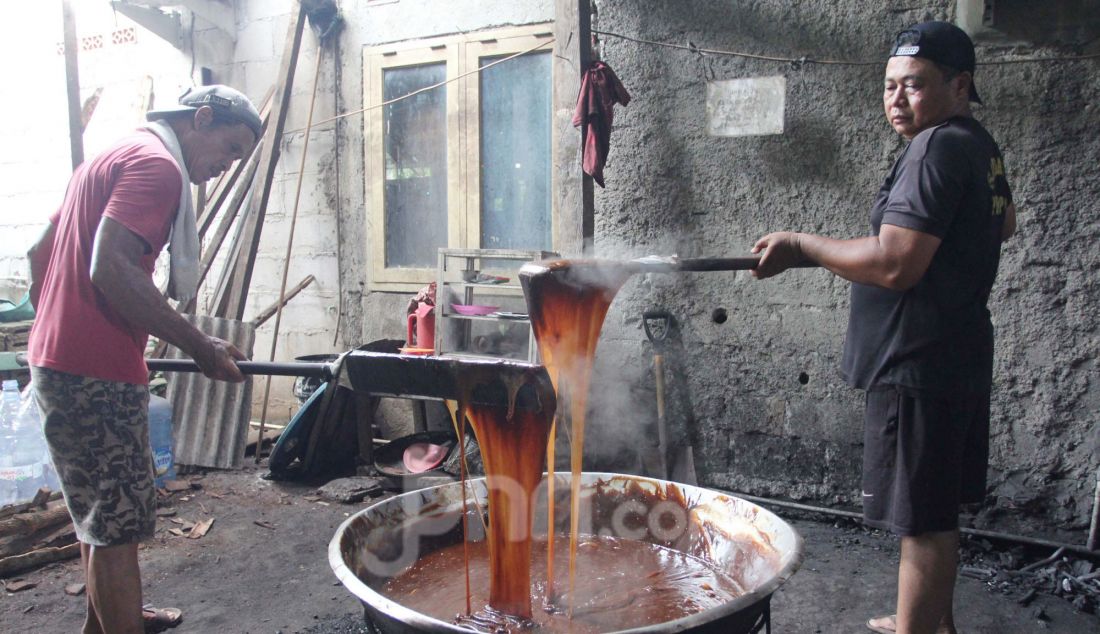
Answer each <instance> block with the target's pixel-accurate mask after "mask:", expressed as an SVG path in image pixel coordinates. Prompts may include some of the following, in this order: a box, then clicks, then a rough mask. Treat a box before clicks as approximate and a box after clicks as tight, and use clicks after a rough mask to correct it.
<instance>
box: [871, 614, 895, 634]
mask: <svg viewBox="0 0 1100 634" xmlns="http://www.w3.org/2000/svg"><path fill="white" fill-rule="evenodd" d="M875 621H887V624H884V625H875V624H874V623H875ZM867 629H869V630H871V631H872V632H878V634H895V633H896V632H897V631H898V622H897V615H895V614H891V615H890V616H876V617H875V618H873V619H870V620H868V621H867Z"/></svg>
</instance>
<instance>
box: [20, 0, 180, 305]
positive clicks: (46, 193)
mask: <svg viewBox="0 0 1100 634" xmlns="http://www.w3.org/2000/svg"><path fill="white" fill-rule="evenodd" d="M72 5H73V11H74V14H75V19H76V35H77V41H78V42H80V41H81V40H82V39H83V38H91V37H97V36H98V37H100V38H102V40H101V41H102V46H101V47H100V48H94V49H91V50H80V51H79V53H78V55H79V69H80V70H79V74H80V93H81V101H82V102H83V100H84V99H87V98H88V97H90V96H91V95H92V94H93V93H94V92H95V91H96V89H97V88H102V89H103V92H102V94H101V98H100V101H99V106H98V107H97V109H96V112H95V115H94V116H93V117H92V120H91V121H90V122H89V125H88V128H87V130H86V132H85V156H91V155H93V154H94V153H95V152H96V151H97V150H99V149H101V148H102V147H103V146H104V144H106V143H109V142H110V140H111V139H113V138H115V137H117V136H119V135H121V134H123V133H124V132H126V131H127V130H129V129H132V128H134V127H135V126H137V125H139V124H140V123H141V121H142V119H141V116H140V112H139V111H138V109H137V107H138V105H139V104H140V96H141V94H142V92H143V90H144V87H145V86H147V85H148V84H150V83H151V85H152V88H153V90H154V91H155V94H156V96H157V100H158V101H159V102H160V103H164V102H165V101H168V102H174V101H175V100H176V97H177V96H178V95H179V94H180V93H181V92H182V91H183V89H184V87H185V86H187V85H189V80H188V72H189V69H190V60H189V58H187V57H186V56H184V54H183V53H181V52H180V51H179V50H177V49H175V48H173V47H172V46H170V45H168V44H167V43H165V42H164V41H162V40H160V39H159V38H157V37H155V36H153V35H152V34H150V33H149V32H148V31H146V30H144V29H142V28H141V27H138V26H137V25H135V24H134V23H133V22H132V21H130V20H129V19H127V18H126V17H125V16H122V15H117V14H115V13H114V12H113V11H112V10H111V6H110V3H109V2H108V1H107V0H82V1H79V2H73V3H72ZM128 28H134V29H135V31H134V33H135V41H134V42H126V43H118V44H116V43H114V42H113V41H112V34H113V33H114V32H115V31H119V30H124V29H128ZM63 41H64V35H63V32H62V21H61V2H60V0H40V1H36V2H6V3H4V20H2V21H0V59H3V60H4V85H3V89H2V90H0V92H2V95H3V98H0V138H2V139H3V140H4V141H3V143H0V236H2V237H0V298H10V299H17V298H18V297H19V296H21V295H22V294H23V292H24V291H25V290H26V285H27V281H26V279H27V266H26V259H25V253H26V250H27V247H28V246H30V244H31V242H32V241H33V240H34V239H35V238H36V237H37V235H38V233H39V231H41V229H42V228H43V227H44V226H45V223H46V221H47V220H46V219H47V217H48V216H49V214H50V213H52V212H53V211H54V210H56V209H57V206H58V205H59V204H60V203H61V198H62V196H63V195H64V192H65V186H66V184H67V182H68V177H69V174H70V173H71V167H72V166H71V163H70V154H69V128H68V121H69V118H68V107H67V101H66V99H67V97H66V88H65V57H64V55H63V54H62V47H61V45H62V42H63Z"/></svg>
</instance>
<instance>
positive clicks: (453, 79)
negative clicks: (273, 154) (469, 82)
mask: <svg viewBox="0 0 1100 634" xmlns="http://www.w3.org/2000/svg"><path fill="white" fill-rule="evenodd" d="M553 43H554V38H550V39H549V40H546V41H545V42H542V43H541V44H538V45H536V46H532V47H531V48H529V49H526V50H522V51H520V52H518V53H514V54H512V55H509V56H508V57H502V58H500V59H498V60H496V61H495V62H490V63H488V64H486V65H484V66H482V67H480V68H475V69H474V70H471V71H466V72H465V73H462V74H461V75H456V76H455V77H451V78H450V79H445V80H443V81H441V82H439V83H437V84H432V85H431V86H424V87H423V88H417V89H416V90H414V91H412V92H410V93H408V94H405V95H401V96H400V97H394V98H393V99H390V100H389V101H383V102H382V103H376V104H374V105H370V106H367V107H365V108H360V109H358V110H352V111H350V112H345V113H343V114H338V115H335V116H332V117H329V118H328V119H322V120H320V121H318V122H317V123H316V124H314V129H317V128H316V126H319V125H324V124H326V123H331V122H333V121H336V120H338V119H343V118H344V117H350V116H352V115H356V114H362V113H364V112H367V111H368V110H377V109H378V108H382V107H384V106H388V105H390V104H393V103H397V102H398V101H402V100H404V99H408V98H409V97H414V96H416V95H419V94H420V93H423V92H427V91H429V90H435V89H436V88H439V87H440V86H446V85H447V84H450V83H452V82H456V81H458V80H460V79H462V78H464V77H469V76H470V75H476V74H478V73H480V72H482V71H484V70H487V69H489V68H492V67H493V66H496V65H497V64H503V63H504V62H507V61H509V60H513V59H515V58H517V57H520V56H523V55H527V54H528V53H533V52H535V51H537V50H538V49H540V48H543V47H545V46H549V45H550V44H553ZM305 131H306V129H305V128H298V129H297V130H287V131H286V132H283V136H286V135H288V134H293V133H295V132H305Z"/></svg>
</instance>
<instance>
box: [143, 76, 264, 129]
mask: <svg viewBox="0 0 1100 634" xmlns="http://www.w3.org/2000/svg"><path fill="white" fill-rule="evenodd" d="M202 106H210V107H211V108H213V110H214V112H216V113H218V114H220V115H222V116H223V117H226V118H229V119H233V120H236V121H239V122H241V123H243V124H245V125H246V126H248V128H249V129H250V130H252V133H253V134H255V135H256V138H257V139H259V138H260V129H261V128H262V127H263V123H262V122H261V121H260V113H259V112H257V111H256V106H254V105H252V102H251V101H249V100H248V97H245V96H244V94H243V93H241V92H240V91H238V90H235V89H233V88H230V87H229V86H224V85H222V84H212V85H210V86H199V87H198V88H189V89H188V90H187V92H185V93H183V94H182V95H180V99H179V105H176V106H172V107H169V108H161V109H159V110H150V111H149V112H147V113H145V118H146V119H147V120H148V121H156V120H157V119H163V118H164V117H167V116H171V115H174V114H177V113H180V112H194V111H196V110H198V109H199V108H201V107H202Z"/></svg>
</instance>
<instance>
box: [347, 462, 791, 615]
mask: <svg viewBox="0 0 1100 634" xmlns="http://www.w3.org/2000/svg"><path fill="white" fill-rule="evenodd" d="M557 478H558V481H559V484H560V488H559V490H568V481H569V474H561V473H559V474H558V475H557ZM581 478H582V484H581V496H582V500H583V503H582V516H581V526H582V527H583V529H582V530H583V532H587V533H590V534H611V535H619V532H618V531H617V530H616V525H621V523H619V522H616V521H613V518H612V515H613V514H611V513H608V512H607V510H608V509H613V508H617V507H619V506H621V505H622V504H625V503H629V504H635V502H634V501H636V500H649V502H648V503H647V502H643V504H647V506H648V508H647V509H646V512H658V513H660V512H667V510H668V507H667V506H664V505H667V504H668V503H672V504H674V505H677V506H678V507H679V508H681V509H682V510H683V511H685V517H686V518H687V522H686V528H685V530H683V531H682V532H680V533H679V534H678V535H676V536H675V539H672V540H671V541H667V540H658V538H657V537H655V536H653V535H652V534H651V533H649V532H646V533H645V536H644V537H642V539H644V540H646V541H653V542H654V543H660V544H662V545H665V546H667V547H670V548H673V549H675V550H679V551H682V552H685V553H688V554H690V555H693V556H695V557H698V558H700V559H703V560H705V561H707V562H709V563H711V564H712V565H714V566H716V567H717V568H718V569H720V570H722V571H724V572H726V573H727V574H730V575H731V576H733V577H734V578H736V579H737V580H738V581H740V582H741V583H742V584H743V586H744V587H745V588H746V589H747V590H748V592H747V593H746V594H744V595H741V596H739V597H737V598H736V599H734V600H732V601H729V602H727V603H725V604H722V605H720V606H719V607H716V608H712V609H710V610H706V611H703V612H699V613H697V614H693V615H691V616H687V617H684V618H680V619H677V620H674V621H668V622H665V623H653V624H651V625H648V626H646V627H641V628H635V629H633V630H628V631H631V632H679V631H684V630H691V631H697V632H712V631H713V632H719V631H720V632H724V633H734V632H757V631H760V630H761V629H762V628H763V627H764V625H765V624H766V623H768V622H769V617H770V611H769V605H770V600H771V596H772V593H774V592H775V590H776V589H777V588H778V587H779V586H780V585H782V584H783V583H784V582H785V581H786V580H787V579H789V578H790V577H791V575H793V574H794V573H795V571H796V570H798V568H799V566H800V565H801V564H802V538H801V537H800V536H799V535H798V533H796V532H795V531H794V529H792V528H791V527H790V526H789V525H788V524H787V523H786V522H784V521H783V520H781V519H780V518H779V517H778V516H776V515H775V514H773V513H771V512H770V511H767V510H765V509H763V508H761V507H759V506H757V505H755V504H753V503H751V502H747V501H745V500H742V499H739V498H736V497H733V496H731V495H727V494H724V493H721V492H718V491H712V490H709V489H703V488H699V487H695V486H690V485H686V484H677V483H674V482H666V481H662V480H653V479H649V478H642V477H638V476H631V475H621V474H611V473H592V472H586V473H584V474H582V476H581ZM469 485H470V486H469V490H470V491H471V492H472V494H471V500H472V501H476V505H477V507H478V509H477V510H476V511H475V512H484V510H485V496H486V490H485V481H484V479H477V480H471V481H470V483H469ZM639 491H641V492H644V495H642V496H640V497H639V495H638V492H639ZM545 499H546V498H545V495H543V496H542V500H545ZM654 501H656V502H655V504H654ZM651 505H652V506H651ZM657 505H662V506H661V508H663V509H664V511H662V510H660V509H655V507H656V506H657ZM634 510H638V509H637V506H635V507H634ZM556 512H557V516H556V517H557V518H559V520H560V521H562V522H564V521H565V518H566V517H567V515H568V501H567V499H566V501H565V505H564V506H563V505H562V504H561V502H560V501H559V508H558V509H557V511H556ZM461 513H462V489H461V487H460V485H459V484H458V483H453V484H447V485H443V486H439V487H434V488H430V489H424V490H420V491H413V492H410V493H405V494H403V495H399V496H397V497H394V498H390V499H388V500H385V501H382V502H379V503H377V504H374V505H372V506H370V507H368V508H366V509H364V510H362V511H360V512H358V513H356V514H355V515H353V516H352V517H350V518H348V519H347V520H346V521H345V522H344V523H343V524H342V525H341V526H340V528H339V529H338V530H337V531H336V535H335V536H334V537H333V539H332V541H331V542H330V543H329V565H331V566H332V569H333V571H334V572H335V573H336V576H337V578H339V579H340V581H341V583H343V584H344V586H345V587H346V588H347V589H348V590H350V591H351V592H352V593H353V594H354V595H355V596H356V597H358V598H359V599H360V600H361V601H362V602H363V606H364V610H365V616H366V618H367V620H368V621H369V622H370V623H372V624H373V627H374V628H376V629H377V630H378V631H381V632H387V633H389V632H468V631H470V630H467V629H464V628H461V627H458V626H456V625H453V624H451V623H447V622H444V621H441V620H439V619H436V618H433V617H430V616H427V615H425V614H422V613H419V612H415V611H413V610H411V609H409V608H407V607H405V606H403V605H401V604H400V603H398V602H396V601H394V600H393V599H390V598H388V597H386V596H385V595H384V594H382V592H381V591H380V589H381V587H382V586H383V585H384V584H385V583H386V581H387V580H388V579H390V578H391V577H392V576H394V575H396V574H398V573H399V572H401V571H402V570H403V569H404V568H405V567H407V566H408V565H410V564H411V563H412V562H413V561H415V560H416V558H417V557H419V556H420V555H423V554H426V553H428V552H431V551H432V550H435V549H438V548H443V547H445V546H448V545H451V544H454V543H457V542H458V540H460V539H461V538H462V536H461V528H460V522H459V519H460V517H461ZM539 516H541V517H545V508H543V509H536V524H535V525H536V526H545V520H544V519H543V520H542V522H541V523H540V522H539V520H538V517H539ZM470 525H471V526H476V525H477V523H476V522H474V523H471V524H470ZM633 537H635V538H636V537H637V534H635V535H633ZM665 537H668V536H667V535H666V536H665ZM474 539H477V537H476V536H475V537H474Z"/></svg>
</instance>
